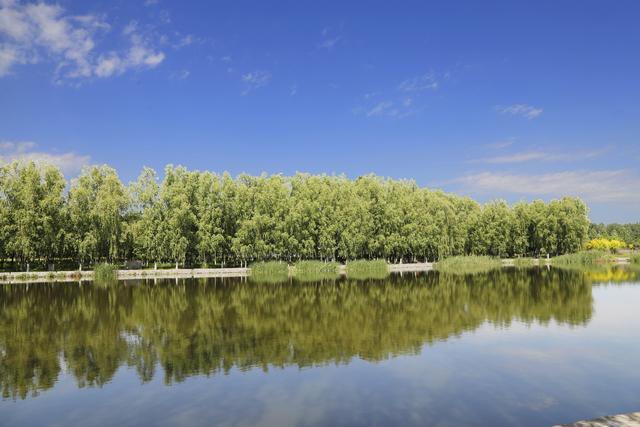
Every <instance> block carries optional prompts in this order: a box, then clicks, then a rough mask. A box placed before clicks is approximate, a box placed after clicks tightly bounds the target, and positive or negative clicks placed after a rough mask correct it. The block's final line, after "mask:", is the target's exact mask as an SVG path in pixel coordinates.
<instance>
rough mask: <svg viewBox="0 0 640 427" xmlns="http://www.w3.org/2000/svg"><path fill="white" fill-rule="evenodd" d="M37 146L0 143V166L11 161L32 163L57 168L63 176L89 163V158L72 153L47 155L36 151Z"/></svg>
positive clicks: (30, 143) (11, 142)
mask: <svg viewBox="0 0 640 427" xmlns="http://www.w3.org/2000/svg"><path fill="white" fill-rule="evenodd" d="M37 147H38V146H37V144H36V143H34V142H30V141H20V142H13V141H3V142H0V164H7V163H11V162H13V161H33V162H35V163H39V164H51V165H55V166H58V167H59V168H60V169H61V170H62V172H64V173H65V174H76V173H78V172H79V171H80V170H81V169H82V168H83V167H84V166H86V165H88V164H89V162H90V161H91V158H90V157H89V156H85V155H79V154H76V153H74V152H67V153H48V152H44V151H38V150H37Z"/></svg>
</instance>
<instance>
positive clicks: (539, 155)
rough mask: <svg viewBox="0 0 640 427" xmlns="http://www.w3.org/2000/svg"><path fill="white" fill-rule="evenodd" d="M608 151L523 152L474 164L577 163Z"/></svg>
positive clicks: (482, 160)
mask: <svg viewBox="0 0 640 427" xmlns="http://www.w3.org/2000/svg"><path fill="white" fill-rule="evenodd" d="M605 151H606V150H593V151H576V152H569V153H554V152H548V151H523V152H519V153H513V154H506V155H503V156H495V157H487V158H484V159H478V160H474V162H482V163H495V164H500V163H523V162H529V161H533V160H537V161H547V162H554V161H562V162H576V161H580V160H589V159H593V158H595V157H598V156H600V155H601V154H602V153H604V152H605Z"/></svg>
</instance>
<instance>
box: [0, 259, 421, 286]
mask: <svg viewBox="0 0 640 427" xmlns="http://www.w3.org/2000/svg"><path fill="white" fill-rule="evenodd" d="M431 269H433V264H431V263H416V264H390V265H389V271H390V272H391V273H405V272H406V273H412V272H420V271H429V270H431ZM250 273H251V269H250V268H193V269H159V270H118V280H135V279H190V278H206V277H247V276H249V274H250ZM340 274H346V267H345V266H344V265H342V266H340ZM91 280H93V271H91V270H86V271H79V270H76V271H51V272H47V271H37V272H36V271H34V272H17V273H0V284H2V283H5V284H8V283H48V282H82V281H91Z"/></svg>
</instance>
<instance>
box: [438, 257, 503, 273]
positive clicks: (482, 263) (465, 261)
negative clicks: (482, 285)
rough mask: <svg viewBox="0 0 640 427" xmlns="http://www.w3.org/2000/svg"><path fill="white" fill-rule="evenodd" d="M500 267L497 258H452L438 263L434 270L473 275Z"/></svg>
mask: <svg viewBox="0 0 640 427" xmlns="http://www.w3.org/2000/svg"><path fill="white" fill-rule="evenodd" d="M501 267H502V261H501V260H500V259H499V258H492V257H488V256H476V255H469V256H454V257H451V258H446V259H443V260H442V261H438V262H437V263H436V265H435V269H436V270H437V271H440V272H442V273H449V274H475V273H484V272H486V271H490V270H494V269H498V268H501Z"/></svg>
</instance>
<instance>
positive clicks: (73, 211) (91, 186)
mask: <svg viewBox="0 0 640 427" xmlns="http://www.w3.org/2000/svg"><path fill="white" fill-rule="evenodd" d="M128 204H129V193H128V192H127V189H126V188H125V186H124V185H123V184H122V182H121V181H120V178H118V174H117V173H116V171H115V169H113V168H111V167H109V166H106V165H104V166H92V167H89V168H85V169H84V170H83V171H82V173H81V175H80V176H79V177H78V178H77V179H75V180H74V181H73V182H72V184H71V189H70V190H69V215H70V220H71V226H72V227H71V232H70V237H71V239H72V242H73V246H74V248H75V251H76V254H77V256H78V259H79V261H80V262H81V263H82V262H84V261H86V260H88V261H91V262H95V261H97V260H100V259H106V260H108V261H114V260H117V259H119V255H120V253H119V249H120V243H121V241H120V239H121V237H122V228H123V215H124V213H125V211H126V209H127V207H128Z"/></svg>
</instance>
